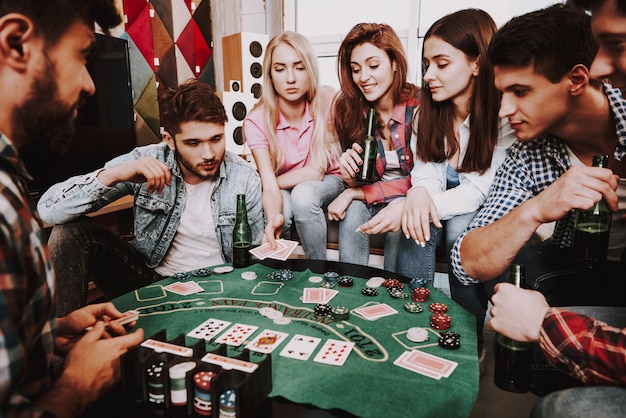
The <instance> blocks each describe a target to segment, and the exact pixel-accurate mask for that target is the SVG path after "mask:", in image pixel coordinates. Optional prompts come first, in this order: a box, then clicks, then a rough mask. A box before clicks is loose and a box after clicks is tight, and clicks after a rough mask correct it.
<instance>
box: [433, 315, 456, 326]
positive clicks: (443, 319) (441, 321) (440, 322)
mask: <svg viewBox="0 0 626 418" xmlns="http://www.w3.org/2000/svg"><path fill="white" fill-rule="evenodd" d="M450 325H452V318H450V316H448V315H446V314H444V313H436V314H433V316H432V317H431V318H430V326H431V327H433V328H435V329H438V330H444V329H448V328H450Z"/></svg>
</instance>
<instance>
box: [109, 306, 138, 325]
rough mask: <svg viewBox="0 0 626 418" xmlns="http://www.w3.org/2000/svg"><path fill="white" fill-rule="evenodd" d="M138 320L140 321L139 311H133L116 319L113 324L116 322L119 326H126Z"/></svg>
mask: <svg viewBox="0 0 626 418" xmlns="http://www.w3.org/2000/svg"><path fill="white" fill-rule="evenodd" d="M137 319H139V311H135V310H132V309H131V310H130V311H126V312H124V313H123V314H122V316H120V317H119V318H116V319H114V320H113V321H111V322H116V323H118V324H119V325H125V324H128V323H129V322H133V321H136V320H137Z"/></svg>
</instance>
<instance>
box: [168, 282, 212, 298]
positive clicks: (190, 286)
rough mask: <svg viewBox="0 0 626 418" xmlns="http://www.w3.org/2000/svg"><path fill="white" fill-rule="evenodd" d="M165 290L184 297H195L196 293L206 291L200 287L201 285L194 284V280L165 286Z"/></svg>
mask: <svg viewBox="0 0 626 418" xmlns="http://www.w3.org/2000/svg"><path fill="white" fill-rule="evenodd" d="M164 289H165V290H167V291H168V292H172V293H176V294H177V295H183V296H187V295H193V294H194V293H199V292H203V291H204V289H203V288H202V287H200V285H199V284H198V283H196V282H194V281H193V280H192V281H189V282H175V283H171V284H168V285H167V286H165V287H164Z"/></svg>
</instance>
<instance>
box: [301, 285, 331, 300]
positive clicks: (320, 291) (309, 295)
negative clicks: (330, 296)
mask: <svg viewBox="0 0 626 418" xmlns="http://www.w3.org/2000/svg"><path fill="white" fill-rule="evenodd" d="M324 290H326V289H324V288H321V287H305V288H304V290H303V291H302V302H303V303H326V302H325V301H324V300H325V295H324ZM329 290H330V289H329Z"/></svg>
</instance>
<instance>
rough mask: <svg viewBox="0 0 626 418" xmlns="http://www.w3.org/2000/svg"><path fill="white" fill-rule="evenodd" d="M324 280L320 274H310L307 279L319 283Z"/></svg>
mask: <svg viewBox="0 0 626 418" xmlns="http://www.w3.org/2000/svg"><path fill="white" fill-rule="evenodd" d="M323 280H324V278H323V277H322V276H311V277H309V281H310V282H311V283H321V282H322V281H323Z"/></svg>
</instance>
